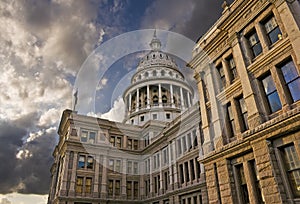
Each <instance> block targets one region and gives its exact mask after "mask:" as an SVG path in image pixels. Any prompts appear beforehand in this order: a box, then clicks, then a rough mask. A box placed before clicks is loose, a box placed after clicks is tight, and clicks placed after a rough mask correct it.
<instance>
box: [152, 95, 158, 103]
mask: <svg viewBox="0 0 300 204" xmlns="http://www.w3.org/2000/svg"><path fill="white" fill-rule="evenodd" d="M153 105H158V97H157V96H156V95H155V96H153Z"/></svg>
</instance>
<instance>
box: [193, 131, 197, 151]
mask: <svg viewBox="0 0 300 204" xmlns="http://www.w3.org/2000/svg"><path fill="white" fill-rule="evenodd" d="M192 135H193V143H194V147H197V146H198V138H197V131H196V130H193V131H192Z"/></svg>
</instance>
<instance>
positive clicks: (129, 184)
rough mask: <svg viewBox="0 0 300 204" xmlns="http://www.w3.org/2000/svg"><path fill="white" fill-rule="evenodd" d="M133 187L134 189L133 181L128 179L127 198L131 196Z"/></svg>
mask: <svg viewBox="0 0 300 204" xmlns="http://www.w3.org/2000/svg"><path fill="white" fill-rule="evenodd" d="M131 189H132V185H131V181H127V185H126V191H127V198H131V195H132V192H131Z"/></svg>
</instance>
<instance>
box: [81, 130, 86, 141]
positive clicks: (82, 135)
mask: <svg viewBox="0 0 300 204" xmlns="http://www.w3.org/2000/svg"><path fill="white" fill-rule="evenodd" d="M87 137H88V131H85V130H82V131H81V135H80V141H81V142H87Z"/></svg>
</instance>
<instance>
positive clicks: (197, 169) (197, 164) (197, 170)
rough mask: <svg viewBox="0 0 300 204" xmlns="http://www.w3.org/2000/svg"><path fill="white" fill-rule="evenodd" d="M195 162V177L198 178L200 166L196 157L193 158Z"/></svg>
mask: <svg viewBox="0 0 300 204" xmlns="http://www.w3.org/2000/svg"><path fill="white" fill-rule="evenodd" d="M195 162H196V172H197V175H196V176H197V178H200V174H201V168H200V163H199V162H198V157H197V158H195Z"/></svg>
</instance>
